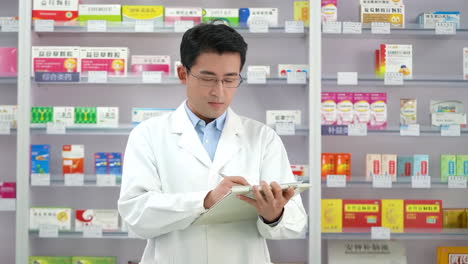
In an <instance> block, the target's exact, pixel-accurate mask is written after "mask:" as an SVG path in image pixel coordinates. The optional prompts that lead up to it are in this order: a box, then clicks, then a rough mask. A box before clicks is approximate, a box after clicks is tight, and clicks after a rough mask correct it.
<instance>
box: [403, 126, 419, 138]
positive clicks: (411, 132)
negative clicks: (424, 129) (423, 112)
mask: <svg viewBox="0 0 468 264" xmlns="http://www.w3.org/2000/svg"><path fill="white" fill-rule="evenodd" d="M420 134H421V131H420V127H419V124H410V125H401V126H400V136H413V137H419V136H420Z"/></svg>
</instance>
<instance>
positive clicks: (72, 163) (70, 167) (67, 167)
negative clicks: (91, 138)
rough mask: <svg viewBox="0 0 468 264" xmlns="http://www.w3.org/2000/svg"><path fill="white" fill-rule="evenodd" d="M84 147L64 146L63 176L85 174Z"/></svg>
mask: <svg viewBox="0 0 468 264" xmlns="http://www.w3.org/2000/svg"><path fill="white" fill-rule="evenodd" d="M84 155H85V154H84V146H83V145H63V147H62V164H63V166H62V170H63V176H65V175H67V174H83V173H84Z"/></svg>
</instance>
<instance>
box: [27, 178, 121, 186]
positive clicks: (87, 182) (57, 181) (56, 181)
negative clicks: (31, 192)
mask: <svg viewBox="0 0 468 264" xmlns="http://www.w3.org/2000/svg"><path fill="white" fill-rule="evenodd" d="M31 187H33V188H47V187H49V188H50V187H52V188H80V187H81V188H120V183H117V184H116V185H98V183H97V179H96V175H85V176H84V181H83V185H65V180H64V178H63V176H62V175H52V176H51V178H50V185H31Z"/></svg>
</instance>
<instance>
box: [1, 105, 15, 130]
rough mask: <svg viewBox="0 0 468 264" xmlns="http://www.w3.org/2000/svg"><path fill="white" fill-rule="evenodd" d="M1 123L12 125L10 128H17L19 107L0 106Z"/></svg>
mask: <svg viewBox="0 0 468 264" xmlns="http://www.w3.org/2000/svg"><path fill="white" fill-rule="evenodd" d="M0 122H6V123H10V128H16V127H17V123H18V106H17V105H0Z"/></svg>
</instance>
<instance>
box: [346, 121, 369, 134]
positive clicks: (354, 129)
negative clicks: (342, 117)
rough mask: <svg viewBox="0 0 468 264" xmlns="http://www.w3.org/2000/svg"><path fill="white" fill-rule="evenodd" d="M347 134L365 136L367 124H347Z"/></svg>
mask: <svg viewBox="0 0 468 264" xmlns="http://www.w3.org/2000/svg"><path fill="white" fill-rule="evenodd" d="M348 136H361V137H362V136H367V124H350V125H348Z"/></svg>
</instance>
